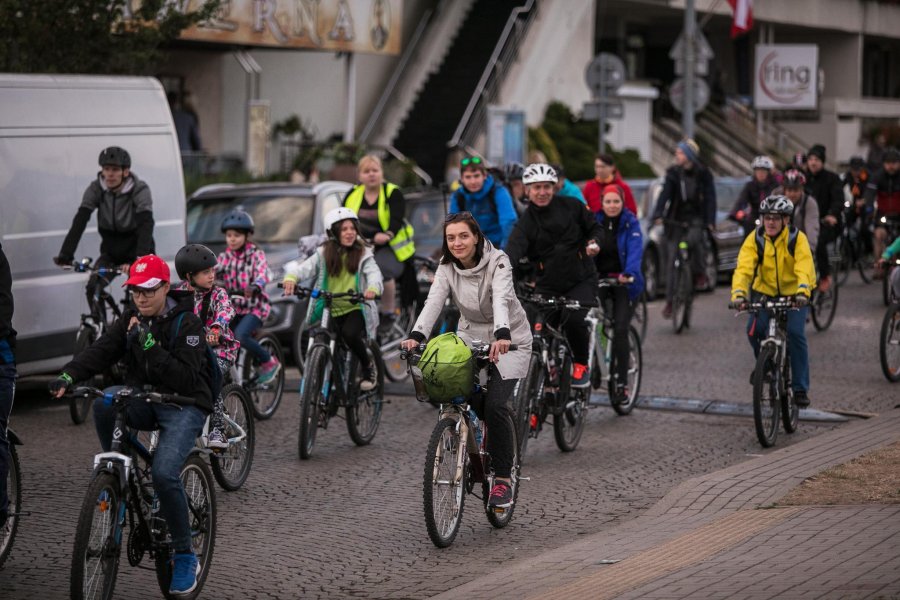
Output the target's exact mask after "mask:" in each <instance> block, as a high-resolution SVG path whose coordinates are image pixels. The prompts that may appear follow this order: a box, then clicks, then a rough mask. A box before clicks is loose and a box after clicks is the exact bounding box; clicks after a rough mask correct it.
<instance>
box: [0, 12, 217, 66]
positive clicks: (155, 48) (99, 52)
mask: <svg viewBox="0 0 900 600" xmlns="http://www.w3.org/2000/svg"><path fill="white" fill-rule="evenodd" d="M219 4H220V0H193V1H192V0H143V2H137V1H136V0H66V1H65V2H61V1H60V0H0V37H2V39H3V42H4V43H3V45H2V47H0V71H5V72H16V73H99V74H133V75H146V74H152V73H153V72H154V68H155V66H156V64H157V63H158V61H159V60H160V58H161V52H160V46H162V45H164V44H167V43H169V42H172V41H173V40H175V39H177V38H178V36H179V35H180V34H181V32H182V31H183V30H184V29H186V28H188V27H190V26H191V25H194V24H196V23H200V22H202V21H204V20H207V19H209V17H210V16H211V15H212V14H213V13H214V12H215V11H216V10H217V9H218V7H219ZM136 5H137V7H135V6H136ZM194 6H197V8H194ZM126 17H130V18H126Z"/></svg>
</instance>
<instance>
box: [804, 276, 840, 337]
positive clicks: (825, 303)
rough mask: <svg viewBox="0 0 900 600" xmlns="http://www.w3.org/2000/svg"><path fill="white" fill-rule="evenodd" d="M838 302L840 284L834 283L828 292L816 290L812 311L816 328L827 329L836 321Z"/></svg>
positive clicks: (813, 294) (813, 295)
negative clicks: (835, 314)
mask: <svg viewBox="0 0 900 600" xmlns="http://www.w3.org/2000/svg"><path fill="white" fill-rule="evenodd" d="M837 304H838V286H836V285H833V286H831V288H830V289H829V290H828V291H827V292H820V291H818V290H814V291H813V293H812V302H811V307H810V311H811V312H812V321H813V325H815V327H816V330H818V331H825V330H826V329H828V328H829V327H830V326H831V322H832V321H834V313H835V311H836V310H837Z"/></svg>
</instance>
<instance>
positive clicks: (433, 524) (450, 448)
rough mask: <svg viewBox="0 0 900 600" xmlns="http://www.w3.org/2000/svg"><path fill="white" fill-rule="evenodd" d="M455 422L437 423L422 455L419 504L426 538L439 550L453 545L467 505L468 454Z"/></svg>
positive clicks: (441, 421)
mask: <svg viewBox="0 0 900 600" xmlns="http://www.w3.org/2000/svg"><path fill="white" fill-rule="evenodd" d="M456 423H457V422H456V419H452V418H450V417H445V418H443V419H441V420H440V421H438V424H437V425H436V426H435V428H434V431H432V433H431V439H430V440H429V441H428V450H427V452H426V454H425V473H424V477H423V480H422V501H423V505H424V509H425V527H426V529H427V530H428V537H429V538H431V542H432V543H433V544H434V545H435V546H437V547H438V548H446V547H447V546H449V545H450V544H452V543H453V540H454V539H455V538H456V534H457V533H458V532H459V526H460V524H461V523H462V516H463V507H464V506H465V501H466V486H467V481H466V478H467V477H468V465H467V462H468V460H469V454H468V452H466V448H465V440H462V439H460V436H459V433H458V432H457V428H456Z"/></svg>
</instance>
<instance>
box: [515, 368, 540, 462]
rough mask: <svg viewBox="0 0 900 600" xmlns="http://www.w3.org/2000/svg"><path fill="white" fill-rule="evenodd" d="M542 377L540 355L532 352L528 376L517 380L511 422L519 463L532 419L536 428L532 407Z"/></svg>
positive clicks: (529, 432) (535, 417)
mask: <svg viewBox="0 0 900 600" xmlns="http://www.w3.org/2000/svg"><path fill="white" fill-rule="evenodd" d="M543 377H544V367H543V365H542V364H541V355H540V354H538V353H537V352H535V351H533V352H532V353H531V359H530V360H529V362H528V374H527V375H526V376H525V377H524V378H523V379H520V380H519V383H518V384H517V385H516V391H515V395H514V398H515V406H514V411H513V421H514V422H515V425H516V440H518V452H517V454H518V457H519V462H520V463H521V462H522V460H523V458H524V456H525V449H526V448H527V447H528V438H529V437H531V429H532V419H534V421H535V423H534V427H535V429H536V428H537V416H536V415H534V407H535V406H536V404H537V400H538V398H537V395H538V393H539V388H540V387H541V382H542V380H543Z"/></svg>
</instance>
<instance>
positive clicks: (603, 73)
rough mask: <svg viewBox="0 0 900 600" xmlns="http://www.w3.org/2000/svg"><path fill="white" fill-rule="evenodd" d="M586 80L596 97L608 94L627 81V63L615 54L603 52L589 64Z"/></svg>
mask: <svg viewBox="0 0 900 600" xmlns="http://www.w3.org/2000/svg"><path fill="white" fill-rule="evenodd" d="M584 80H585V81H586V82H587V86H588V87H589V88H590V89H591V91H592V92H593V93H594V96H595V97H600V96H604V95H607V94H608V93H609V92H612V91H614V90H616V89H618V88H619V87H620V86H621V85H622V83H624V82H625V63H624V62H622V59H621V58H619V57H618V56H616V55H615V54H610V53H609V52H601V53H600V54H598V55H597V56H595V57H594V60H592V61H591V62H590V63H589V64H588V66H587V68H586V69H585V71H584ZM603 92H606V94H604V93H603Z"/></svg>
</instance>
